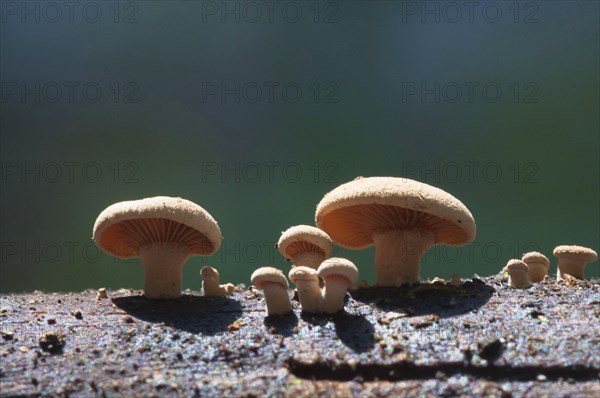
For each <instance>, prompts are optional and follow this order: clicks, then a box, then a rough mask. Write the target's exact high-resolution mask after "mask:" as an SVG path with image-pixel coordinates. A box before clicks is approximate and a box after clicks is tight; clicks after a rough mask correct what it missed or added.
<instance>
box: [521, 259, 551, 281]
mask: <svg viewBox="0 0 600 398" xmlns="http://www.w3.org/2000/svg"><path fill="white" fill-rule="evenodd" d="M521 260H522V261H523V262H524V263H525V264H527V268H528V269H529V271H528V272H529V280H530V281H531V282H541V281H543V280H544V278H545V277H546V275H548V268H549V267H550V260H548V257H546V256H544V255H543V254H542V253H539V252H529V253H525V254H523V257H522V258H521Z"/></svg>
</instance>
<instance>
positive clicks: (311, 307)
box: [288, 266, 321, 313]
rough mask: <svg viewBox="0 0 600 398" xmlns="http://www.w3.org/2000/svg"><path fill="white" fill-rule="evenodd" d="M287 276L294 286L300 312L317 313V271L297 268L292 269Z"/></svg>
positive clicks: (319, 293)
mask: <svg viewBox="0 0 600 398" xmlns="http://www.w3.org/2000/svg"><path fill="white" fill-rule="evenodd" d="M288 276H289V278H290V280H291V281H292V282H293V283H294V284H295V285H296V291H297V292H298V300H299V301H300V305H301V306H302V311H304V312H312V313H319V302H320V300H321V287H320V286H319V275H318V274H317V271H316V270H314V269H312V268H310V267H306V266H298V267H294V268H292V269H291V271H290V272H289V275H288Z"/></svg>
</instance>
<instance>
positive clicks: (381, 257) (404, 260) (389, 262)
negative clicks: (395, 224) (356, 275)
mask: <svg viewBox="0 0 600 398" xmlns="http://www.w3.org/2000/svg"><path fill="white" fill-rule="evenodd" d="M373 241H374V243H375V270H376V273H377V282H376V285H377V286H400V285H403V284H411V285H412V284H414V283H418V282H419V268H420V265H421V256H422V255H423V253H424V252H425V251H426V250H427V249H429V248H430V247H431V246H432V245H433V243H434V235H433V233H432V232H431V231H428V230H425V229H411V230H399V231H389V232H387V231H386V232H375V233H373Z"/></svg>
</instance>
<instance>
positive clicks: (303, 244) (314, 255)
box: [277, 225, 333, 269]
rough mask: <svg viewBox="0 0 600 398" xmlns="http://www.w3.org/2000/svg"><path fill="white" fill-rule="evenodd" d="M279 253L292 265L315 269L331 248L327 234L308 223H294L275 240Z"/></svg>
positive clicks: (328, 254)
mask: <svg viewBox="0 0 600 398" xmlns="http://www.w3.org/2000/svg"><path fill="white" fill-rule="evenodd" d="M277 249H278V250H279V253H281V255H282V256H283V257H284V258H285V259H286V260H288V261H289V260H291V261H292V264H294V266H299V265H303V266H305V267H310V268H312V269H317V267H318V266H319V264H321V263H322V262H323V261H325V259H327V258H328V257H329V256H330V255H331V252H332V250H333V242H332V241H331V238H330V237H329V235H327V234H326V233H325V232H323V231H322V230H320V229H319V228H316V227H312V226H310V225H296V226H293V227H290V228H288V229H287V230H286V231H284V232H282V233H281V237H280V238H279V242H277Z"/></svg>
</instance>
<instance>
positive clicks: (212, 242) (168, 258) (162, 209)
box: [93, 196, 221, 299]
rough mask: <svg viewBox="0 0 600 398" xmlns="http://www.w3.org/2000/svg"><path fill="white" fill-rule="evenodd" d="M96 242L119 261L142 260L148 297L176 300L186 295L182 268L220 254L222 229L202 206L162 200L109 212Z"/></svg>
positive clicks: (127, 204) (99, 220) (120, 205)
mask: <svg viewBox="0 0 600 398" xmlns="http://www.w3.org/2000/svg"><path fill="white" fill-rule="evenodd" d="M93 239H94V240H95V241H96V244H97V245H98V247H100V248H101V249H102V250H104V251H105V252H107V253H109V254H111V255H113V256H115V257H119V258H134V257H138V256H139V257H141V259H142V262H143V264H144V274H145V279H144V296H145V297H146V298H149V299H171V298H178V297H180V296H181V285H182V271H183V265H184V264H185V263H186V261H187V260H188V258H189V257H190V256H195V255H199V256H208V255H211V254H214V253H215V252H216V251H217V250H219V247H220V245H221V230H220V229H219V225H218V224H217V222H216V221H215V220H214V218H212V216H211V215H210V214H209V213H208V212H207V211H206V210H204V209H203V208H202V207H200V206H198V205H197V204H195V203H193V202H190V201H189V200H185V199H182V198H172V197H167V196H157V197H153V198H146V199H141V200H131V201H125V202H119V203H115V204H114V205H111V206H109V207H107V208H106V209H105V210H104V211H103V212H102V213H100V215H99V216H98V218H97V219H96V223H95V225H94V232H93Z"/></svg>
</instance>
